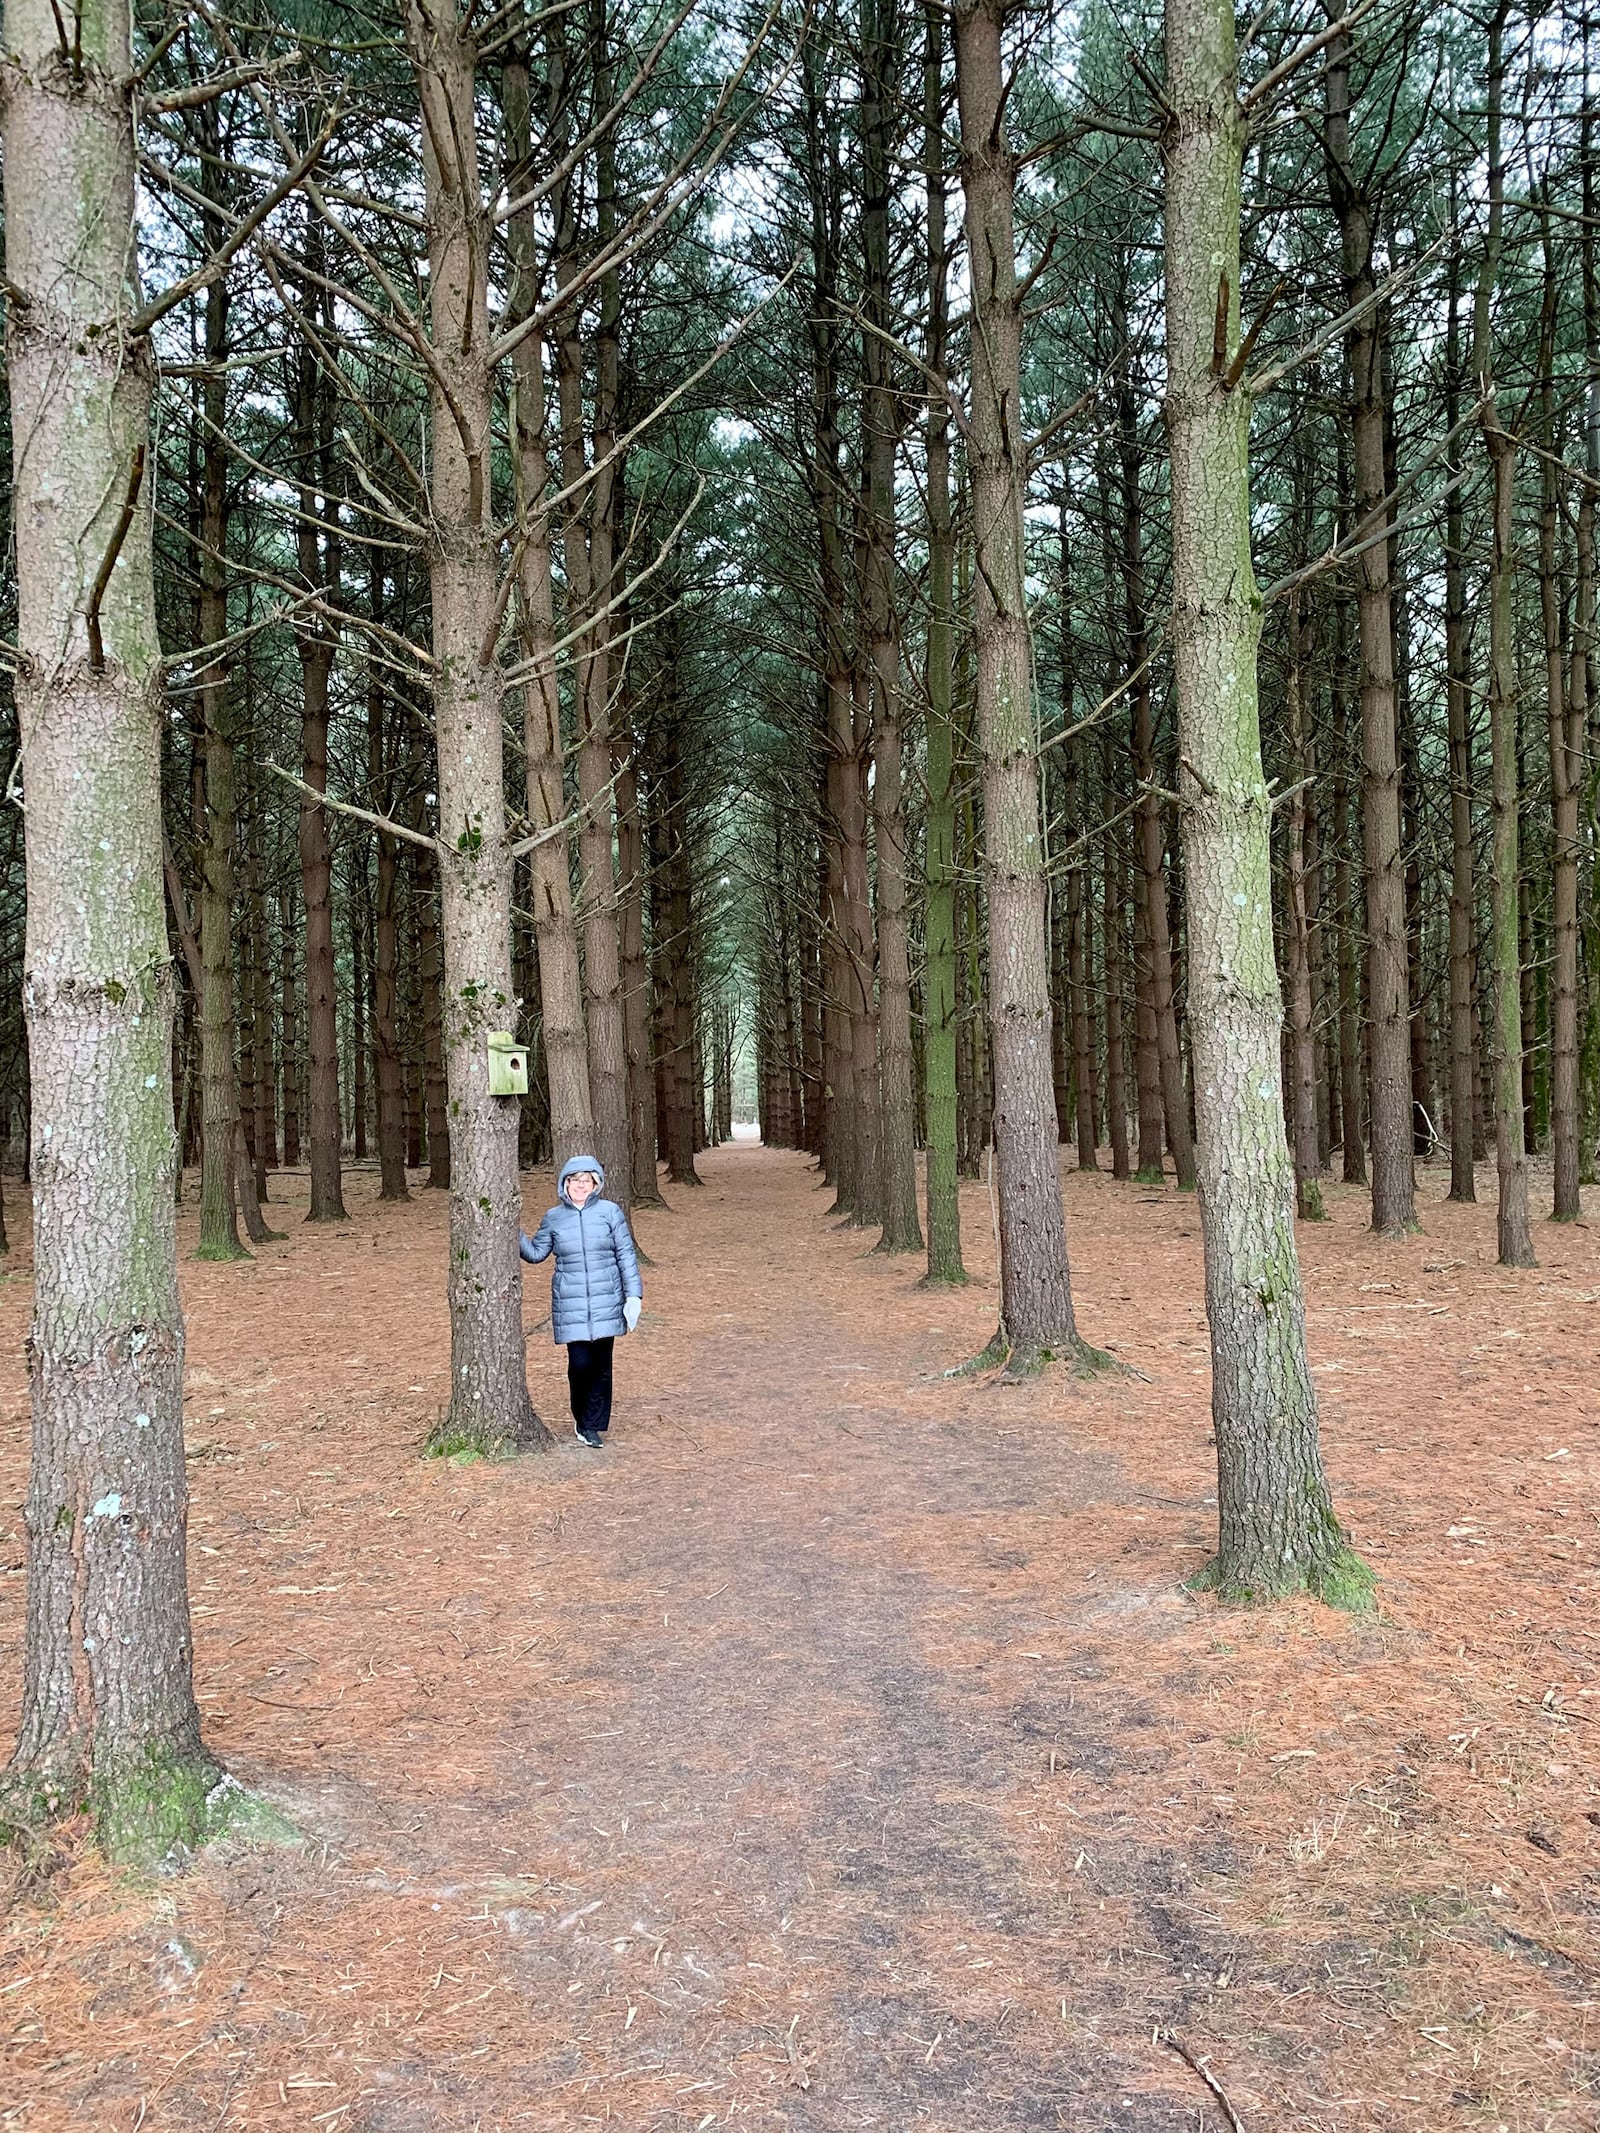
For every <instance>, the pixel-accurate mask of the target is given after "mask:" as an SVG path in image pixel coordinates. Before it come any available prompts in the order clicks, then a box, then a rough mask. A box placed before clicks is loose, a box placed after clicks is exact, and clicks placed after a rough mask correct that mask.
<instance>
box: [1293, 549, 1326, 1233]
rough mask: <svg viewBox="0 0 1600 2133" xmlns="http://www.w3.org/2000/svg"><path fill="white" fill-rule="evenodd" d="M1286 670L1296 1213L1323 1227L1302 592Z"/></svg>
mask: <svg viewBox="0 0 1600 2133" xmlns="http://www.w3.org/2000/svg"><path fill="white" fill-rule="evenodd" d="M1288 605H1289V614H1288V637H1289V653H1288V671H1287V674H1286V676H1285V683H1284V697H1285V707H1286V711H1287V724H1288V729H1289V730H1288V741H1289V750H1290V770H1289V776H1290V781H1291V784H1292V786H1293V788H1294V789H1293V791H1292V792H1291V795H1290V799H1289V822H1288V833H1289V834H1288V845H1289V850H1288V868H1287V874H1288V895H1287V902H1288V913H1287V916H1288V928H1287V930H1288V936H1289V938H1288V963H1289V1040H1290V1057H1291V1060H1292V1062H1293V1072H1294V1102H1293V1104H1292V1105H1291V1107H1290V1117H1291V1119H1292V1121H1293V1133H1294V1185H1295V1211H1296V1213H1297V1214H1298V1215H1299V1217H1300V1219H1301V1221H1302V1222H1321V1221H1323V1220H1325V1219H1326V1214H1327V1210H1326V1209H1325V1208H1324V1207H1323V1204H1322V1187H1321V1185H1320V1184H1319V1183H1318V1178H1317V1173H1318V1171H1319V1170H1320V1168H1321V1159H1322V1150H1321V1146H1320V1143H1319V1140H1318V1136H1317V1049H1316V1031H1315V1027H1314V1024H1313V1021H1312V1000H1311V915H1310V907H1309V889H1308V878H1309V869H1308V867H1307V864H1306V816H1307V812H1308V809H1307V805H1306V786H1307V784H1308V782H1309V780H1310V778H1311V774H1312V765H1313V757H1312V746H1311V739H1310V736H1309V734H1308V732H1307V730H1306V717H1305V703H1304V687H1305V662H1304V632H1303V622H1302V617H1301V602H1300V588H1299V586H1298V585H1297V586H1295V587H1294V589H1293V590H1292V591H1291V592H1290V594H1289V602H1288Z"/></svg>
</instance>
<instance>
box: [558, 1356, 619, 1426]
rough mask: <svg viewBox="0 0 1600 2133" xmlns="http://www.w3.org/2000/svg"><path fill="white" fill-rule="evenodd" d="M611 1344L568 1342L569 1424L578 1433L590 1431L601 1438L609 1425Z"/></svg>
mask: <svg viewBox="0 0 1600 2133" xmlns="http://www.w3.org/2000/svg"><path fill="white" fill-rule="evenodd" d="M614 1345H615V1343H614V1342H612V1341H610V1340H603V1341H568V1343H567V1389H568V1391H569V1392H570V1393H571V1395H572V1420H573V1423H574V1425H575V1426H576V1427H577V1428H578V1429H592V1430H596V1431H598V1432H599V1433H600V1434H601V1435H602V1436H603V1435H604V1434H605V1431H606V1429H607V1427H608V1425H609V1424H610V1421H611V1350H612V1348H613V1346H614Z"/></svg>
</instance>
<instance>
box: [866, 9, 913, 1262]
mask: <svg viewBox="0 0 1600 2133" xmlns="http://www.w3.org/2000/svg"><path fill="white" fill-rule="evenodd" d="M861 43H862V55H863V58H862V86H861V161H862V191H861V223H862V261H863V268H864V288H863V299H864V300H863V307H862V308H863V324H864V329H865V330H864V332H863V336H862V345H861V367H862V377H863V381H864V392H863V397H862V407H861V424H862V453H863V460H864V475H865V480H864V491H865V493H864V498H863V501H864V503H865V506H866V510H865V526H864V536H865V537H864V540H863V543H862V550H863V562H864V566H865V569H864V576H865V580H866V583H865V586H864V591H865V595H866V598H865V603H864V604H865V615H864V618H863V619H864V622H865V637H866V651H867V659H868V663H869V666H870V670H871V683H872V714H871V719H870V728H871V734H872V764H873V780H872V810H873V820H874V826H875V829H876V834H877V889H878V1059H877V1087H878V1097H879V1112H880V1129H879V1130H880V1134H881V1162H882V1199H881V1207H880V1212H881V1215H882V1220H883V1235H882V1238H881V1240H880V1249H881V1250H883V1251H886V1252H920V1251H921V1250H922V1226H921V1224H920V1222H919V1221H918V1219H917V1157H916V1146H917V1132H916V1093H915V1088H914V1085H913V1059H912V1046H911V944H910V934H909V931H908V927H907V920H906V814H905V771H904V764H903V756H904V743H903V737H902V718H903V705H902V694H901V687H900V632H899V627H898V622H897V618H896V615H895V604H894V556H895V495H894V462H895V447H896V445H897V443H898V441H899V433H900V422H899V415H898V410H897V405H896V403H897V398H898V396H897V394H896V392H895V387H894V380H893V377H892V375H891V371H890V365H889V348H888V344H887V341H886V340H885V338H884V336H885V335H886V334H887V333H888V332H889V331H890V330H891V328H892V325H893V318H894V314H893V304H892V301H891V295H890V284H889V190H890V157H891V152H892V146H893V144H892V141H891V138H890V129H891V122H892V113H893V111H894V110H895V109H897V108H898V87H899V72H900V64H899V62H900V38H899V30H898V6H897V0H862V6H861Z"/></svg>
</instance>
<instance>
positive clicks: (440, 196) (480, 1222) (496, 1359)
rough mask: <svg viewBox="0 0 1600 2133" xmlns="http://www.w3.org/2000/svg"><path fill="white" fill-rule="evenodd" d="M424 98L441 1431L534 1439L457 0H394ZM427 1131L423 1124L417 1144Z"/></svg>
mask: <svg viewBox="0 0 1600 2133" xmlns="http://www.w3.org/2000/svg"><path fill="white" fill-rule="evenodd" d="M405 27H406V40H407V44H408V46H409V50H410V56H411V60H412V64H413V66H414V68H415V70H416V77H417V87H418V92H419V96H420V100H421V106H422V146H423V157H422V161H423V178H424V185H425V198H426V205H427V222H428V263H429V276H428V292H429V309H430V314H431V321H430V322H431V325H432V331H433V351H432V353H433V365H434V370H433V373H432V375H431V377H430V387H429V412H430V417H431V420H430V435H431V442H432V462H431V488H430V497H429V503H430V523H431V527H432V531H433V536H434V544H433V547H432V549H431V552H430V555H429V559H428V560H429V581H430V586H431V591H432V609H433V656H434V662H435V678H434V691H433V703H434V727H435V732H436V734H437V737H438V755H439V782H438V793H439V830H440V836H439V855H440V857H439V872H440V883H441V898H440V902H441V912H442V917H443V931H444V952H445V990H446V1005H445V1014H444V1029H443V1038H444V1050H445V1070H446V1078H447V1085H448V1090H449V1102H450V1265H449V1280H448V1294H449V1302H450V1406H449V1410H448V1412H447V1413H446V1414H445V1415H444V1416H443V1417H442V1418H441V1421H440V1424H439V1430H438V1441H440V1442H441V1443H448V1444H454V1445H461V1444H464V1445H473V1446H477V1447H480V1448H481V1447H493V1446H499V1445H505V1444H513V1445H517V1446H521V1447H528V1448H541V1449H542V1448H544V1447H545V1446H548V1445H549V1443H550V1442H551V1439H550V1435H549V1432H548V1431H547V1430H546V1429H545V1427H544V1425H543V1423H542V1422H541V1421H540V1420H539V1418H538V1416H537V1415H536V1414H535V1413H534V1411H533V1407H532V1405H531V1403H530V1401H529V1399H528V1386H527V1376H526V1366H525V1354H524V1342H523V1333H522V1279H521V1272H522V1270H521V1267H520V1265H519V1263H518V1259H517V1229H518V1222H519V1218H520V1214H521V1206H522V1196H521V1188H520V1185H519V1183H518V1177H517V1107H516V1104H515V1102H514V1100H512V1099H509V1098H506V1097H496V1096H491V1095H490V1093H489V1055H488V1036H489V1033H490V1031H491V1030H496V1029H504V1028H506V1027H507V1026H508V1024H509V1023H510V1022H511V1021H512V1019H513V1017H514V1013H515V990H514V987H513V984H512V977H511V860H510V857H509V855H508V845H507V841H506V833H505V774H504V762H503V748H502V738H501V695H502V684H501V680H500V668H499V666H498V664H497V657H496V654H497V647H496V644H495V642H494V638H495V631H494V630H493V628H492V627H490V620H491V618H492V617H494V616H495V615H496V614H497V612H498V608H497V603H496V584H497V579H498V576H499V570H498V565H497V561H496V544H495V533H494V528H493V524H492V515H491V511H490V498H489V453H490V445H491V438H492V416H493V402H494V393H493V378H492V375H491V371H490V366H489V314H488V266H489V228H488V217H487V215H486V213H485V210H484V204H483V191H482V181H481V178H480V175H479V169H478V146H477V131H476V113H475V108H474V70H475V63H476V51H475V47H474V45H473V42H472V40H471V37H470V35H469V34H468V33H467V32H466V31H465V30H464V29H463V26H462V24H461V22H460V21H459V20H458V18H457V15H456V9H455V4H454V0H408V4H407V7H406V15H405ZM431 1138H432V1136H431V1133H430V1140H431Z"/></svg>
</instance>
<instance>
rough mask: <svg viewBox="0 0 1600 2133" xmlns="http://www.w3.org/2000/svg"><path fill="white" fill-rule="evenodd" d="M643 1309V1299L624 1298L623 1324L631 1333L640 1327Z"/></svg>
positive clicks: (636, 1297)
mask: <svg viewBox="0 0 1600 2133" xmlns="http://www.w3.org/2000/svg"><path fill="white" fill-rule="evenodd" d="M643 1309H644V1300H643V1298H642V1297H638V1296H629V1297H626V1298H624V1300H623V1305H622V1318H623V1323H624V1324H625V1325H626V1327H627V1329H628V1331H629V1332H630V1333H631V1332H632V1331H633V1329H634V1327H635V1326H637V1325H638V1323H639V1313H640V1312H641V1311H642V1310H643Z"/></svg>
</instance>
